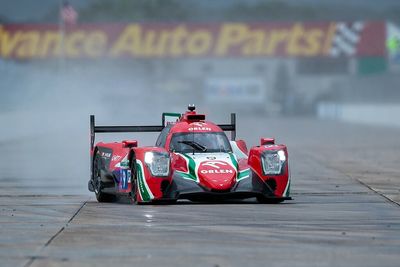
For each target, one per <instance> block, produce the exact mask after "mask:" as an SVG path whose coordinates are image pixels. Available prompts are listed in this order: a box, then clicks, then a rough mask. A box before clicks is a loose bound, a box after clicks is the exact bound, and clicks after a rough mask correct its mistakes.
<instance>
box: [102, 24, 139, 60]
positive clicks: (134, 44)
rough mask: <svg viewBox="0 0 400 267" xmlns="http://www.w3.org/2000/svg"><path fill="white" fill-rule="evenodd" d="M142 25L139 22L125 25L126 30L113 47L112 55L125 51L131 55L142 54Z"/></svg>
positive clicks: (118, 54)
mask: <svg viewBox="0 0 400 267" xmlns="http://www.w3.org/2000/svg"><path fill="white" fill-rule="evenodd" d="M141 31H142V30H141V27H140V26H139V25H138V24H132V25H129V26H127V27H125V29H124V31H123V32H122V34H121V35H120V37H119V38H118V39H117V41H116V42H115V43H114V45H113V46H112V48H111V51H110V55H111V56H114V57H116V56H120V55H121V54H123V53H129V54H130V55H132V56H134V55H141V54H142V49H141V44H140V36H141Z"/></svg>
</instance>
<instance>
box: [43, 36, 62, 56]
mask: <svg viewBox="0 0 400 267" xmlns="http://www.w3.org/2000/svg"><path fill="white" fill-rule="evenodd" d="M60 54H61V34H60V33H59V32H58V31H46V32H44V34H42V38H41V42H40V45H39V47H38V48H37V56H38V57H42V58H43V57H49V56H59V55H60Z"/></svg>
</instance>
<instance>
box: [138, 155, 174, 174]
mask: <svg viewBox="0 0 400 267" xmlns="http://www.w3.org/2000/svg"><path fill="white" fill-rule="evenodd" d="M144 161H145V162H146V164H147V166H148V167H149V169H150V172H151V175H152V176H168V175H169V155H168V154H167V153H160V152H146V154H145V155H144Z"/></svg>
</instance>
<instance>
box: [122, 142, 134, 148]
mask: <svg viewBox="0 0 400 267" xmlns="http://www.w3.org/2000/svg"><path fill="white" fill-rule="evenodd" d="M137 145H138V142H137V141H136V140H124V141H122V147H123V148H131V147H137Z"/></svg>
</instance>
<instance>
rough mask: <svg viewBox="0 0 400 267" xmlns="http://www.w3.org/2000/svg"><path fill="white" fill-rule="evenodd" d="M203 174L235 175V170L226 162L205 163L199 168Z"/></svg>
mask: <svg viewBox="0 0 400 267" xmlns="http://www.w3.org/2000/svg"><path fill="white" fill-rule="evenodd" d="M199 172H200V173H201V174H226V173H231V174H234V173H235V169H234V168H233V167H232V166H231V165H229V164H228V163H226V162H224V161H205V162H202V163H201V164H200V166H199Z"/></svg>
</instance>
